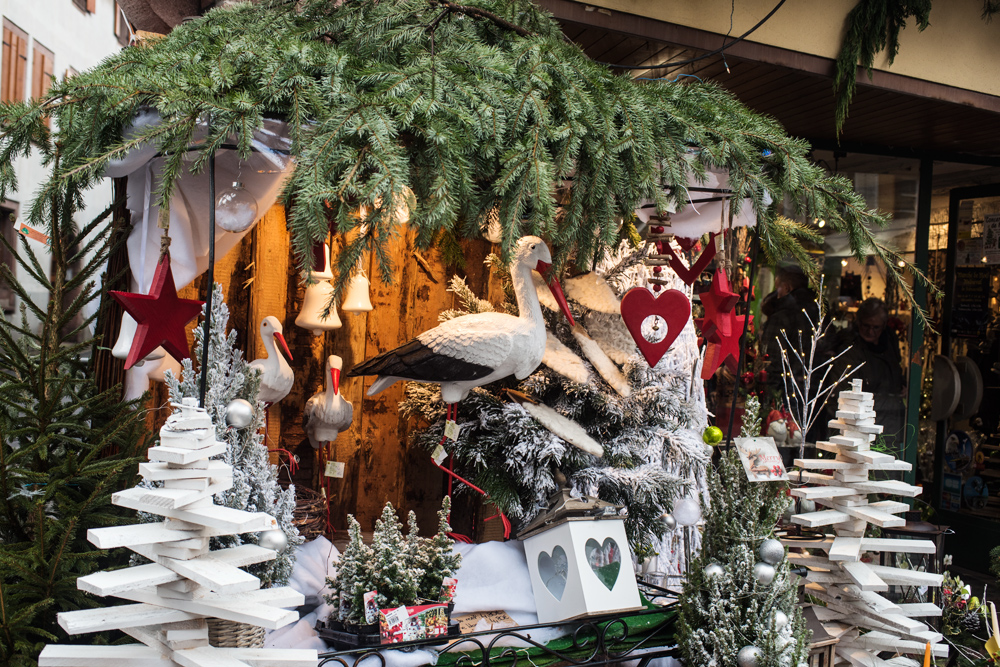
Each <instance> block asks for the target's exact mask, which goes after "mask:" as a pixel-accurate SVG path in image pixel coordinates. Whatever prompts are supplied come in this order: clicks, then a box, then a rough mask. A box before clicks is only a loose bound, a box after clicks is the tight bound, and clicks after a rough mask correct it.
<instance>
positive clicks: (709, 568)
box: [704, 563, 726, 579]
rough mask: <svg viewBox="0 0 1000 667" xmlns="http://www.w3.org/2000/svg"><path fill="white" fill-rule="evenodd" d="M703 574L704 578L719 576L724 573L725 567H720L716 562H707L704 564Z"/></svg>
mask: <svg viewBox="0 0 1000 667" xmlns="http://www.w3.org/2000/svg"><path fill="white" fill-rule="evenodd" d="M704 574H705V578H706V579H714V578H715V577H721V576H723V575H724V574H726V568H724V567H722V566H721V565H719V564H718V563H709V564H708V565H706V566H705V570H704Z"/></svg>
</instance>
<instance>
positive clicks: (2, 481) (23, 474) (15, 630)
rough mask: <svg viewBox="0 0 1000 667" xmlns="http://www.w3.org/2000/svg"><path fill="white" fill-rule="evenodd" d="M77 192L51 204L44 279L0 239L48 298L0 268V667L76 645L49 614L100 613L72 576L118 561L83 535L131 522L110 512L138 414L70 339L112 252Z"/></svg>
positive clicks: (80, 326)
mask: <svg viewBox="0 0 1000 667" xmlns="http://www.w3.org/2000/svg"><path fill="white" fill-rule="evenodd" d="M78 195H79V193H77V192H72V193H70V196H69V197H67V198H66V199H65V200H62V199H59V198H58V197H55V198H53V199H52V200H51V201H50V202H48V203H49V204H50V205H51V208H47V209H46V210H47V211H48V214H49V215H51V229H54V230H55V233H53V234H52V236H51V239H52V241H51V245H50V247H49V252H50V257H51V268H50V270H49V271H46V270H44V269H43V268H42V265H41V264H40V262H39V260H38V257H36V255H35V253H34V251H33V250H32V248H31V247H30V246H29V241H28V240H27V239H24V238H22V239H21V243H20V244H19V247H18V248H14V247H11V246H10V245H9V244H8V242H7V240H6V239H5V238H3V237H2V236H0V240H2V241H3V243H4V245H6V246H7V247H8V249H9V250H10V251H11V253H12V254H13V256H14V258H15V259H16V261H17V264H18V265H19V266H20V270H21V271H24V272H25V273H26V274H27V275H28V276H30V277H31V278H32V280H34V281H36V282H37V283H38V284H39V285H40V286H41V289H43V290H46V291H47V292H48V303H47V305H40V304H38V303H36V302H35V301H34V299H32V297H31V295H30V294H29V293H28V291H27V290H26V289H25V287H24V286H23V285H22V284H21V283H19V282H18V281H17V279H16V277H15V276H14V273H13V272H12V271H11V268H10V267H8V266H6V265H4V264H3V263H0V280H2V281H3V282H4V283H6V285H7V286H9V287H10V288H11V289H12V290H13V291H14V292H15V294H16V295H17V296H18V298H19V300H20V304H21V311H20V318H19V321H14V320H11V319H7V318H6V317H4V316H2V315H0V570H2V572H0V664H3V665H10V666H12V667H21V666H24V665H34V664H35V659H36V657H37V655H38V652H39V651H40V650H41V648H42V645H43V644H44V643H46V642H50V641H58V642H63V643H71V642H72V640H71V639H70V638H68V637H67V636H66V634H65V633H64V632H63V631H62V629H61V628H60V627H59V626H58V624H57V622H56V614H57V613H58V612H61V611H69V610H74V609H87V608H91V607H98V606H101V604H102V603H101V601H100V600H98V599H96V598H94V597H92V596H90V595H88V594H86V593H84V592H83V591H81V590H79V589H78V588H77V585H76V581H77V578H78V577H80V576H83V575H87V574H90V573H92V572H95V571H96V570H98V569H101V568H104V567H108V566H109V565H111V566H113V565H114V564H115V563H116V562H117V560H118V558H117V556H118V555H119V554H109V553H108V552H106V551H98V550H96V549H94V548H93V547H92V546H91V545H90V543H89V542H88V541H87V530H88V529H90V528H98V527H103V526H110V525H114V524H116V523H123V522H124V521H125V519H126V518H127V517H130V516H134V515H133V514H132V512H130V511H128V510H120V509H118V508H116V507H114V506H112V505H111V494H112V493H114V492H116V491H120V490H121V489H123V488H125V487H127V486H130V485H131V484H133V483H134V481H135V476H136V471H137V465H138V461H139V460H140V456H139V455H140V454H141V453H142V451H143V450H142V447H141V445H143V444H144V443H143V442H142V426H143V412H142V411H140V410H139V402H138V401H133V402H122V401H121V400H120V396H121V388H120V387H113V388H111V389H108V390H106V391H101V390H99V389H98V387H97V383H96V381H95V378H94V367H93V358H94V355H93V349H94V347H93V346H95V345H98V344H100V343H101V341H99V340H93V341H87V342H74V341H75V339H76V338H77V337H82V336H83V335H85V334H86V331H87V330H88V327H89V326H90V324H91V323H92V322H93V319H94V317H96V315H92V316H91V317H89V318H88V317H86V316H85V315H83V308H84V306H85V305H87V304H89V303H91V302H92V301H94V300H95V299H97V298H99V291H98V290H97V289H96V288H95V285H94V282H93V281H94V278H95V276H97V273H98V271H100V270H101V268H102V266H103V264H104V262H105V260H106V258H107V255H108V251H109V248H108V247H107V246H106V245H105V244H103V243H101V242H100V239H99V238H96V230H97V229H98V228H99V227H101V226H103V225H107V224H108V223H107V217H108V213H109V212H110V211H109V212H106V213H105V214H104V215H102V216H100V217H99V218H97V219H96V220H94V221H93V222H91V223H90V224H89V225H87V226H86V227H85V228H83V229H82V230H77V229H76V227H75V225H74V223H73V212H74V210H75V209H74V202H76V201H77V200H78ZM74 265H76V266H78V267H80V268H78V269H76V270H74V271H72V272H71V271H70V270H69V268H68V267H71V266H74ZM31 319H34V320H37V321H38V325H37V328H36V326H35V325H34V324H33V323H31V322H30V320H31ZM146 444H148V443H146ZM121 561H122V562H125V561H127V556H124V554H122V555H121ZM86 641H87V642H88V643H89V642H91V641H92V639H91V638H87V639H86Z"/></svg>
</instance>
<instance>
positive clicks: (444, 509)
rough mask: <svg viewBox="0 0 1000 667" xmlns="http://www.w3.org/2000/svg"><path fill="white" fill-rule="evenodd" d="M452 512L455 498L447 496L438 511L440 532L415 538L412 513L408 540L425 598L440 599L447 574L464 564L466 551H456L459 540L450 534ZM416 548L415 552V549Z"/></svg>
mask: <svg viewBox="0 0 1000 667" xmlns="http://www.w3.org/2000/svg"><path fill="white" fill-rule="evenodd" d="M450 514H451V497H450V496H445V497H444V501H443V502H442V503H441V510H440V511H439V512H438V531H437V534H435V535H434V537H431V538H429V539H424V538H421V537H416V539H414V534H413V530H414V528H415V527H416V515H415V514H414V513H413V512H410V528H409V530H410V534H408V535H407V542H408V543H409V544H408V547H409V549H410V550H411V551H410V553H411V554H412V555H413V560H414V565H413V567H414V570H416V572H417V597H419V598H421V599H424V600H431V601H435V602H436V601H438V600H440V599H441V585H442V583H443V582H444V579H445V578H446V577H450V576H452V575H453V574H454V573H455V572H457V571H458V567H459V566H460V565H461V564H462V554H457V553H455V551H454V548H453V547H454V545H455V542H454V540H452V539H451V538H450V537H448V533H450V532H451V526H450V525H449V524H448V515H450ZM414 549H415V551H414Z"/></svg>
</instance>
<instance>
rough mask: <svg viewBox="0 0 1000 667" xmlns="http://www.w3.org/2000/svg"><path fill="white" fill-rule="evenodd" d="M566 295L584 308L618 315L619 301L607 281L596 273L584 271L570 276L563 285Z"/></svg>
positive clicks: (619, 309)
mask: <svg viewBox="0 0 1000 667" xmlns="http://www.w3.org/2000/svg"><path fill="white" fill-rule="evenodd" d="M565 289H566V296H567V297H568V298H570V299H573V301H576V302H577V303H579V304H580V305H581V306H583V307H584V308H588V309H590V310H596V311H598V312H600V313H607V314H609V315H618V314H619V313H621V303H620V302H619V301H618V297H617V296H615V292H614V290H613V289H611V286H610V285H608V283H607V281H606V280H604V278H602V277H601V276H599V275H597V274H596V273H593V272H591V273H584V274H583V275H579V276H576V277H574V278H570V279H569V280H567V281H566V285H565Z"/></svg>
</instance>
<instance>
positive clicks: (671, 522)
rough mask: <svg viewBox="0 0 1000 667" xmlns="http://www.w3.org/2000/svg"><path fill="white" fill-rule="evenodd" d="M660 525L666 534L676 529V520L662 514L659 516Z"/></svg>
mask: <svg viewBox="0 0 1000 667" xmlns="http://www.w3.org/2000/svg"><path fill="white" fill-rule="evenodd" d="M660 523H661V524H662V525H663V530H665V531H666V532H668V533H669V532H671V531H673V529H674V528H676V527H677V519H675V518H674V517H673V515H672V514H664V515H663V516H661V517H660Z"/></svg>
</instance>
